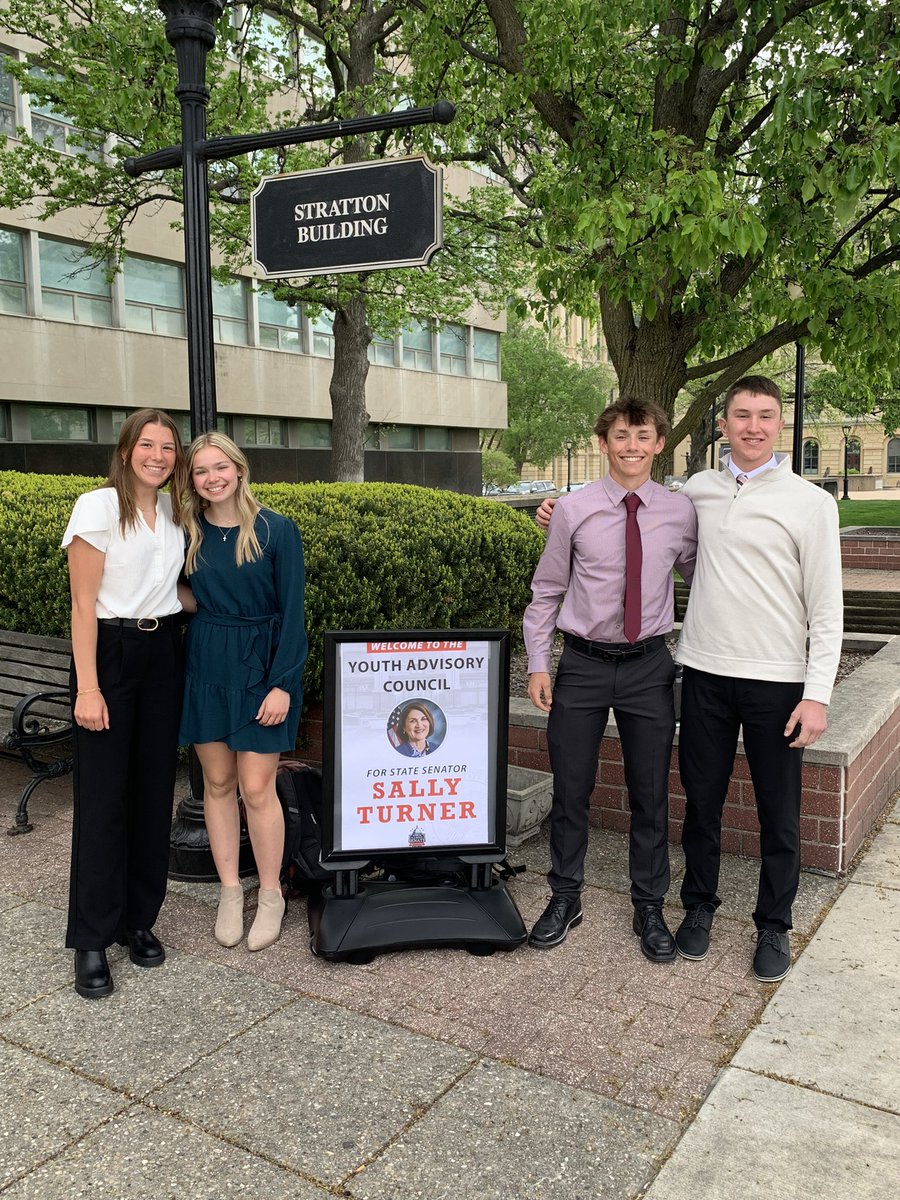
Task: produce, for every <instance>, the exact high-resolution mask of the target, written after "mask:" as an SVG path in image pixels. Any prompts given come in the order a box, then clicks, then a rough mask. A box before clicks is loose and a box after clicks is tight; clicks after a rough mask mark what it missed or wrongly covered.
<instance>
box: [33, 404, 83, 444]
mask: <svg viewBox="0 0 900 1200" xmlns="http://www.w3.org/2000/svg"><path fill="white" fill-rule="evenodd" d="M28 417H29V420H30V421H31V440H32V441H33V442H90V441H91V440H92V439H93V428H92V424H91V413H90V409H87V408H63V407H62V406H61V405H57V404H29V406H28Z"/></svg>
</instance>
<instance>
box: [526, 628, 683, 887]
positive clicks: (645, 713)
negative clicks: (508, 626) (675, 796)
mask: <svg viewBox="0 0 900 1200" xmlns="http://www.w3.org/2000/svg"><path fill="white" fill-rule="evenodd" d="M674 680H675V664H674V663H673V662H672V656H671V655H670V654H669V651H668V650H667V649H666V645H665V643H664V642H663V641H660V642H659V643H658V645H656V646H655V647H654V648H653V649H651V650H650V652H649V653H648V654H646V655H645V656H643V657H642V658H634V659H629V660H628V661H627V662H623V663H609V662H603V661H602V660H599V659H596V658H589V657H588V656H587V655H585V654H581V653H579V652H578V651H577V650H574V649H572V648H571V647H570V646H566V647H565V649H564V650H563V653H562V657H561V658H560V661H559V669H558V671H557V674H556V682H555V684H554V687H553V704H552V706H551V709H550V716H549V718H548V720H547V743H548V747H549V750H550V766H551V767H552V769H553V808H552V809H551V813H550V864H551V865H550V872H549V874H548V876H547V879H548V881H549V883H550V888H551V890H552V892H553V894H554V895H555V896H564V897H566V898H568V899H574V898H575V897H576V896H577V895H578V894H579V892H580V891H581V888H582V886H583V885H584V856H585V854H586V852H587V844H588V808H589V805H590V798H591V792H592V791H593V790H594V783H595V781H596V777H597V758H598V755H599V752H600V742H601V740H602V738H603V734H604V731H605V730H606V722H607V720H608V719H609V712H610V709H612V710H613V712H614V713H615V716H616V725H617V726H618V729H619V738H620V740H621V743H622V758H623V760H624V764H625V783H626V786H627V788H628V802H629V806H630V808H631V831H630V835H629V843H628V868H629V873H630V875H631V898H632V901H633V902H634V904H636V905H638V904H660V903H662V901H663V899H664V897H665V894H666V892H667V891H668V888H669V843H668V826H669V761H670V756H671V753H672V741H673V738H674V736H675V708H674V703H673V698H672V685H673V683H674Z"/></svg>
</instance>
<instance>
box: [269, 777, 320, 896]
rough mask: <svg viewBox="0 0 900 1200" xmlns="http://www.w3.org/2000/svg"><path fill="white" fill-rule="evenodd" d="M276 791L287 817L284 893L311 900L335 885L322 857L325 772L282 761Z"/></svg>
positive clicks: (282, 883)
mask: <svg viewBox="0 0 900 1200" xmlns="http://www.w3.org/2000/svg"><path fill="white" fill-rule="evenodd" d="M275 791H276V793H277V795H278V799H279V800H280V801H281V811H282V812H283V813H284V854H283V856H282V860H281V889H282V891H283V892H284V894H285V896H311V895H314V894H315V893H317V892H321V890H322V888H323V887H324V886H325V885H326V884H327V883H330V882H332V880H333V879H334V873H333V872H332V871H328V870H326V868H325V867H323V866H322V864H321V862H320V858H321V854H322V772H321V771H320V770H318V769H317V768H316V767H308V766H307V765H306V763H302V762H298V761H297V760H296V759H290V758H287V759H282V760H281V762H280V763H279V764H278V770H277V771H276V773H275Z"/></svg>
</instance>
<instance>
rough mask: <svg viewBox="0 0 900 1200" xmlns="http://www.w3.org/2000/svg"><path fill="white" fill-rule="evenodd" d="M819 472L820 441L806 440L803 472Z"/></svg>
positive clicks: (810, 473) (806, 473) (807, 473)
mask: <svg viewBox="0 0 900 1200" xmlns="http://www.w3.org/2000/svg"><path fill="white" fill-rule="evenodd" d="M818 473H819V443H818V442H814V441H811V440H810V441H806V442H804V443H803V474H804V475H818Z"/></svg>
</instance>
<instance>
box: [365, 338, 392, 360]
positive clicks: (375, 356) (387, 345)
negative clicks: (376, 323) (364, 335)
mask: <svg viewBox="0 0 900 1200" xmlns="http://www.w3.org/2000/svg"><path fill="white" fill-rule="evenodd" d="M369 362H370V363H374V364H375V365H376V366H379V367H392V366H393V365H394V363H395V358H394V339H393V338H384V337H379V335H378V334H377V333H376V334H373V335H372V340H371V342H369Z"/></svg>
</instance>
